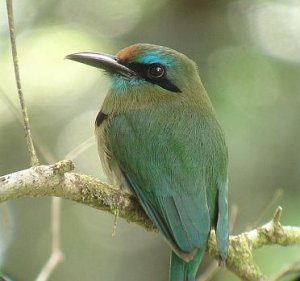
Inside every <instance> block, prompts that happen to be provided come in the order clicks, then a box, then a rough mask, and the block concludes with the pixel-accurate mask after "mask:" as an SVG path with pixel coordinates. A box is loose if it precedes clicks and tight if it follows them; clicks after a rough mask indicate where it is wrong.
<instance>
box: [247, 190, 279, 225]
mask: <svg viewBox="0 0 300 281" xmlns="http://www.w3.org/2000/svg"><path fill="white" fill-rule="evenodd" d="M282 196H283V189H282V188H279V189H277V190H276V191H275V192H274V194H273V197H272V198H271V200H269V202H268V203H267V205H266V206H264V207H263V209H262V210H261V211H260V212H259V215H258V217H257V219H256V220H255V222H254V223H252V224H251V226H249V227H248V228H249V229H251V228H253V227H256V226H257V225H258V224H259V223H260V222H261V220H262V218H264V217H265V215H266V214H267V212H269V211H270V210H271V209H272V208H274V206H276V204H277V202H279V200H280V199H281V198H282Z"/></svg>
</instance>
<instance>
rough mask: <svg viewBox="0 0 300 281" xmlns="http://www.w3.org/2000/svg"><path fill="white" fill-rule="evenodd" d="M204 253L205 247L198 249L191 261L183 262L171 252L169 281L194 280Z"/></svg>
mask: <svg viewBox="0 0 300 281" xmlns="http://www.w3.org/2000/svg"><path fill="white" fill-rule="evenodd" d="M204 253H205V249H199V250H198V252H197V254H196V255H195V256H194V258H193V259H192V260H191V261H189V262H185V261H184V260H182V259H181V258H180V257H178V256H177V255H176V254H175V253H174V252H172V254H171V266H170V273H169V281H195V280H196V273H197V270H198V267H199V265H200V263H201V260H202V258H203V255H204Z"/></svg>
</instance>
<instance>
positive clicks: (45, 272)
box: [36, 197, 63, 281]
mask: <svg viewBox="0 0 300 281" xmlns="http://www.w3.org/2000/svg"><path fill="white" fill-rule="evenodd" d="M60 206H61V198H58V197H53V198H52V204H51V234H52V235H51V236H52V245H51V255H50V257H49V259H48V261H47V263H46V264H45V265H44V267H43V268H42V270H41V271H40V273H39V275H38V277H37V278H36V281H46V280H48V279H49V277H50V275H51V274H52V273H53V271H54V268H55V267H56V266H57V265H58V264H59V263H60V262H61V261H62V260H63V254H62V252H61V249H60V209H61V208H60Z"/></svg>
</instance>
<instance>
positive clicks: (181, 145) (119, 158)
mask: <svg viewBox="0 0 300 281" xmlns="http://www.w3.org/2000/svg"><path fill="white" fill-rule="evenodd" d="M67 58H68V59H71V60H74V61H78V62H82V63H85V64H88V65H91V66H94V67H97V68H101V69H104V70H105V71H106V72H107V73H108V75H109V77H110V80H111V88H110V90H109V91H108V94H107V96H106V98H105V100H104V103H103V105H102V108H101V110H100V111H99V113H98V116H97V118H96V122H95V133H96V136H97V142H98V150H99V155H100V159H101V162H102V165H103V168H104V170H105V172H106V173H107V175H108V177H109V179H110V181H111V182H112V184H114V185H116V186H119V187H120V188H128V189H129V190H130V191H131V192H132V193H133V194H134V195H135V196H136V197H137V199H138V201H139V203H140V204H141V206H142V207H143V209H144V210H145V212H146V214H147V215H148V216H149V218H150V219H151V220H152V221H153V223H154V224H155V225H156V226H157V228H158V229H159V230H160V232H161V233H162V234H163V235H164V237H165V238H166V240H167V242H168V244H169V246H170V247H171V250H172V254H171V265H170V273H169V280H170V281H194V280H195V276H196V272H197V269H198V266H199V264H200V262H201V260H202V258H203V255H204V253H205V250H206V247H207V239H208V235H209V232H210V230H211V228H214V229H215V230H216V237H217V247H218V250H219V254H220V259H221V260H222V261H225V260H226V255H227V248H228V207H227V189H228V184H227V148H226V144H225V141H224V135H223V132H222V130H221V128H220V125H219V123H218V121H217V119H216V116H215V113H214V110H213V108H212V105H211V102H210V100H209V98H208V95H207V93H206V91H205V89H204V87H203V85H202V82H201V80H200V77H199V74H198V70H197V67H196V64H195V63H194V62H193V61H192V60H190V59H189V58H188V57H186V56H185V55H183V54H181V53H179V52H177V51H174V50H172V49H169V48H166V47H161V46H156V45H150V44H135V45H132V46H130V47H127V48H125V49H123V50H121V51H120V52H118V53H117V55H116V56H111V55H107V54H103V53H90V52H81V53H76V54H71V55H68V56H67Z"/></svg>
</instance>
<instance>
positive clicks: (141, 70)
mask: <svg viewBox="0 0 300 281" xmlns="http://www.w3.org/2000/svg"><path fill="white" fill-rule="evenodd" d="M154 65H158V64H144V63H136V62H132V63H129V64H127V65H126V66H127V67H128V68H130V69H132V70H133V71H134V72H135V73H137V74H138V75H139V76H140V77H142V78H143V79H145V80H146V81H148V82H150V83H152V84H156V85H159V86H160V87H162V88H164V89H166V90H169V91H171V92H175V93H181V91H180V89H179V88H178V87H177V86H176V85H174V84H173V83H172V82H171V81H170V80H169V79H168V78H167V77H166V75H165V73H164V75H162V76H161V77H153V78H151V77H149V67H151V66H154ZM162 67H163V66H162ZM164 69H165V68H164Z"/></svg>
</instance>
